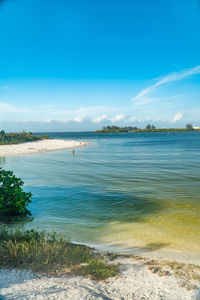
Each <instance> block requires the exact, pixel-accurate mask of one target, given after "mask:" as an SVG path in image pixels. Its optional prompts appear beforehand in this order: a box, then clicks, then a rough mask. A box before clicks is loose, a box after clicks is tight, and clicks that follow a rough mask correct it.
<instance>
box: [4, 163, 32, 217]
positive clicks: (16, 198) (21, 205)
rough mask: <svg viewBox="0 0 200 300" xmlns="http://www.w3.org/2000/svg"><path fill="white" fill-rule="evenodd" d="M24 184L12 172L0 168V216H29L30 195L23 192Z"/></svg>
mask: <svg viewBox="0 0 200 300" xmlns="http://www.w3.org/2000/svg"><path fill="white" fill-rule="evenodd" d="M23 184H24V182H23V181H22V180H21V179H20V178H17V177H16V176H15V175H14V174H13V172H12V171H5V170H3V169H2V168H0V216H19V215H24V216H26V215H30V211H29V210H28V209H27V206H28V204H29V203H31V196H32V194H31V193H26V192H24V191H23V189H22V186H23Z"/></svg>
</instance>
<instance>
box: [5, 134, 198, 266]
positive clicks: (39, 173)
mask: <svg viewBox="0 0 200 300" xmlns="http://www.w3.org/2000/svg"><path fill="white" fill-rule="evenodd" d="M50 136H51V137H56V138H64V139H74V140H82V141H84V140H87V141H89V142H91V145H89V146H87V147H82V148H79V149H75V155H74V156H72V150H71V149H69V150H62V151H55V152H47V153H39V154H32V155H24V156H18V157H7V158H1V159H0V165H2V166H3V167H4V168H5V169H8V170H13V171H14V172H15V174H16V175H17V176H19V177H21V178H22V179H23V180H24V182H25V189H26V191H31V192H32V194H33V201H32V204H31V207H30V208H31V212H32V214H33V217H34V220H33V221H31V222H22V223H20V224H17V225H16V224H15V225H13V226H21V227H23V228H33V227H34V228H38V229H45V230H47V231H57V232H59V233H62V234H64V236H65V237H66V238H68V239H69V240H71V241H76V242H80V243H87V244H92V245H98V246H99V247H100V246H103V247H104V248H105V249H114V250H117V251H126V250H127V251H129V252H133V253H135V252H138V251H139V252H141V251H142V252H144V253H148V252H149V253H156V252H157V253H161V254H162V255H163V256H165V255H166V253H168V254H169V253H171V254H175V255H179V256H181V255H183V256H184V255H185V257H187V259H190V258H191V259H192V258H194V257H195V258H196V259H197V260H198V259H199V262H200V234H199V232H200V133H199V132H191V133H189V132H182V133H135V134H133V133H127V134H126V133H124V134H94V133H57V134H51V135H50Z"/></svg>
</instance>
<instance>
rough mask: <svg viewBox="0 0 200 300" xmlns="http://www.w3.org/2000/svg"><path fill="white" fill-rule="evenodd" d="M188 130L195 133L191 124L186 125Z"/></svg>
mask: <svg viewBox="0 0 200 300" xmlns="http://www.w3.org/2000/svg"><path fill="white" fill-rule="evenodd" d="M186 130H188V131H193V130H194V129H193V126H192V124H190V123H188V124H186Z"/></svg>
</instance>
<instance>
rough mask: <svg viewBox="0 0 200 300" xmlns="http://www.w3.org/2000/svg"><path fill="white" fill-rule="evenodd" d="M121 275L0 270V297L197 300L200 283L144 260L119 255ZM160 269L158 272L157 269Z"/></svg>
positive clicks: (76, 299)
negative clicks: (95, 278) (97, 276)
mask: <svg viewBox="0 0 200 300" xmlns="http://www.w3.org/2000/svg"><path fill="white" fill-rule="evenodd" d="M115 262H116V263H118V262H120V263H121V267H120V269H121V271H120V275H119V276H118V277H116V278H110V279H107V280H106V281H100V282H97V281H93V280H91V279H89V278H83V277H79V276H71V275H64V276H60V277H55V276H43V275H35V274H33V273H31V272H28V271H19V270H7V269H4V270H0V299H16V300H19V299H20V300H21V299H38V300H40V299H45V300H46V299H73V300H82V299H102V300H109V299H113V300H119V299H122V300H132V299H133V300H134V299H136V300H140V299H141V300H147V299H148V300H161V299H162V300H191V299H195V300H198V299H200V298H199V294H198V289H199V288H200V283H198V282H192V280H188V279H186V278H182V277H180V276H176V275H175V274H173V273H171V271H166V270H165V271H164V270H163V269H160V268H159V267H158V268H157V267H155V266H154V268H153V269H152V266H150V265H148V264H146V263H145V261H141V259H140V260H136V259H133V258H118V259H116V260H115ZM158 270H159V271H158Z"/></svg>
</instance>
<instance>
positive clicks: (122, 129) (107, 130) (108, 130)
mask: <svg viewBox="0 0 200 300" xmlns="http://www.w3.org/2000/svg"><path fill="white" fill-rule="evenodd" d="M194 130H195V129H194V128H193V126H192V124H187V125H186V128H156V127H155V126H154V125H151V124H147V125H146V128H145V129H140V128H137V127H131V126H128V127H117V126H115V125H113V126H106V127H103V128H102V129H101V130H96V133H120V132H180V131H194Z"/></svg>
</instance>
